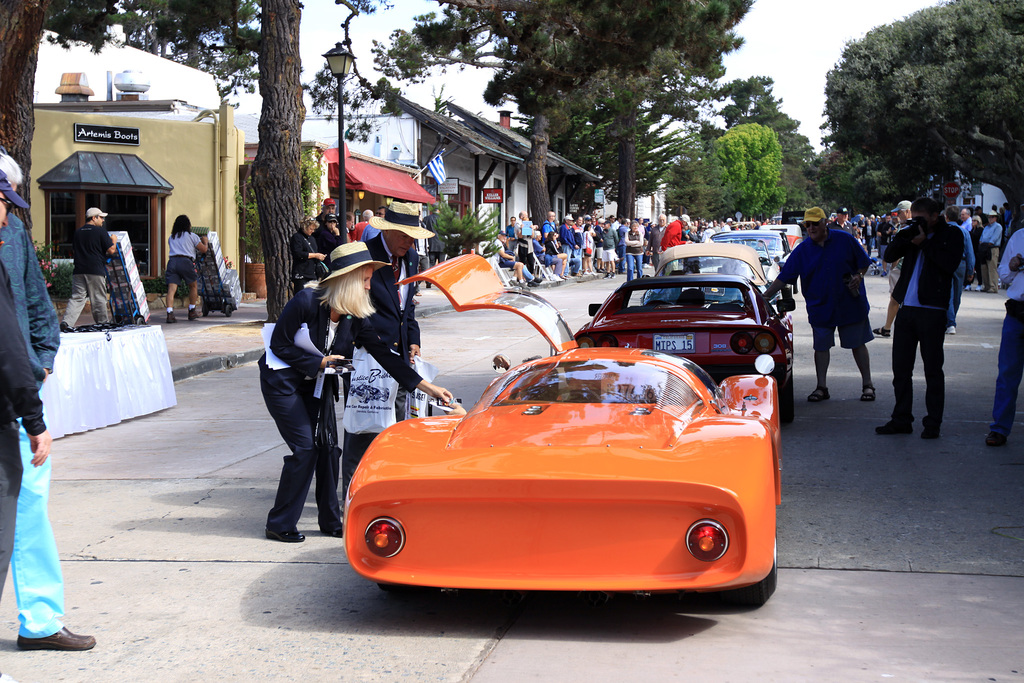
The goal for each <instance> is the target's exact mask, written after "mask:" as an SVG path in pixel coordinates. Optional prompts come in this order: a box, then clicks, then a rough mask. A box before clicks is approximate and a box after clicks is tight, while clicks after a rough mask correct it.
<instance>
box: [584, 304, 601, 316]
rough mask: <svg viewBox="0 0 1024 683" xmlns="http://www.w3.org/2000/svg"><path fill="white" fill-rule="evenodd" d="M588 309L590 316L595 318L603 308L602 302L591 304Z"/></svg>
mask: <svg viewBox="0 0 1024 683" xmlns="http://www.w3.org/2000/svg"><path fill="white" fill-rule="evenodd" d="M587 310H588V311H589V312H590V317H591V318H593V317H594V316H595V315H597V312H598V311H600V310H601V304H590V308H588V309H587Z"/></svg>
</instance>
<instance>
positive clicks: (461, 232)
mask: <svg viewBox="0 0 1024 683" xmlns="http://www.w3.org/2000/svg"><path fill="white" fill-rule="evenodd" d="M435 206H437V207H438V211H437V223H435V224H434V228H435V231H436V232H437V236H438V237H439V238H441V241H442V242H444V247H445V253H446V254H448V256H450V257H451V256H458V255H459V254H462V253H465V252H467V251H469V250H471V249H472V250H475V251H476V253H478V254H480V255H481V256H484V257H485V258H486V257H489V256H493V255H494V254H495V253H497V251H498V247H497V245H496V244H495V241H496V240H497V239H498V229H499V228H498V222H499V220H500V218H501V213H500V211H499V210H498V209H496V208H495V209H491V210H490V211H488V212H487V213H486V214H484V216H483V217H480V216H478V215H477V214H476V212H475V211H468V212H466V215H465V216H459V211H458V209H456V208H455V207H453V206H451V205H450V204H448V202H438V203H437V204H435Z"/></svg>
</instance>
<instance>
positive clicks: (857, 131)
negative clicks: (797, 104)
mask: <svg viewBox="0 0 1024 683" xmlns="http://www.w3.org/2000/svg"><path fill="white" fill-rule="evenodd" d="M1022 25H1024V3H1022V2H1021V1H1020V0H1012V1H1009V0H1005V1H995V0H956V1H955V2H948V3H942V4H938V5H936V6H934V7H929V8H927V9H924V10H921V11H920V12H917V13H915V14H912V15H911V16H909V17H907V18H906V19H904V20H902V21H898V22H895V23H893V24H889V25H886V26H881V27H879V28H876V29H874V30H872V31H870V32H869V33H868V34H867V35H866V36H865V37H864V38H863V39H861V40H859V41H854V42H851V43H849V44H848V45H847V46H846V48H845V49H844V51H843V56H842V59H841V60H840V62H839V64H838V65H837V66H836V68H835V69H833V70H832V71H830V72H829V74H828V77H827V79H826V86H825V93H826V97H827V99H826V106H825V115H826V117H827V120H828V129H829V141H830V142H831V144H833V145H834V146H835V148H836V149H837V150H838V151H840V152H843V153H845V154H857V155H862V156H863V157H864V158H865V159H867V160H870V162H871V167H872V168H874V169H876V170H877V169H882V168H884V169H885V170H886V172H887V175H886V174H881V173H878V174H876V177H877V178H878V179H879V180H880V181H881V182H882V183H883V184H884V183H889V182H891V185H890V186H889V189H893V190H895V192H894V196H893V197H892V198H895V199H898V198H900V197H905V196H909V193H910V192H912V191H913V190H915V189H917V188H920V187H926V188H927V187H932V186H934V185H935V184H937V181H940V180H942V179H948V178H950V177H951V176H952V172H953V170H954V169H956V170H958V171H959V172H960V173H961V174H963V175H964V176H966V177H967V179H969V180H981V181H984V182H988V183H991V184H993V185H995V186H997V187H999V188H1000V189H1001V190H1003V192H1004V193H1005V194H1006V196H1007V198H1008V199H1009V200H1010V202H1011V205H1016V204H1018V203H1019V202H1020V201H1021V200H1024V162H1022V160H1021V159H1022V157H1021V152H1020V149H1021V145H1022V144H1024V117H1021V116H1020V115H1019V113H1018V107H1017V106H1016V103H1019V102H1021V101H1024V32H1022V31H1021V26H1022ZM883 189H884V188H883V187H882V186H873V187H872V188H871V190H872V191H873V192H875V193H876V194H881V193H882V192H883ZM857 199H861V198H851V200H850V201H856V200H857ZM863 199H864V200H865V201H867V200H868V199H869V197H864V198H863ZM890 208H891V207H890Z"/></svg>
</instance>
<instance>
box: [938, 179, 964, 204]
mask: <svg viewBox="0 0 1024 683" xmlns="http://www.w3.org/2000/svg"><path fill="white" fill-rule="evenodd" d="M942 194H944V195H946V198H947V199H956V198H957V197H959V196H960V184H959V183H957V182H956V181H954V180H951V181H949V182H948V183H946V184H945V185H943V186H942Z"/></svg>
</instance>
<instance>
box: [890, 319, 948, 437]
mask: <svg viewBox="0 0 1024 683" xmlns="http://www.w3.org/2000/svg"><path fill="white" fill-rule="evenodd" d="M945 338H946V311H945V310H941V311H940V310H933V309H930V308H921V307H918V306H900V310H899V312H898V313H897V314H896V323H895V324H894V325H893V333H892V388H893V390H894V391H895V393H896V406H895V407H894V408H893V410H892V419H893V421H894V422H897V423H900V424H905V425H909V424H911V423H913V421H914V361H915V360H916V359H917V349H918V347H919V346H920V348H921V364H922V365H924V382H925V391H924V405H925V409H926V410H927V414H926V415H925V417H924V419H923V420H921V424H923V425H924V426H925V427H935V428H938V427H939V426H940V425H941V424H942V411H943V407H944V406H945V402H946V376H945V374H944V373H943V371H942V364H943V362H944V361H945V353H944V352H943V349H942V344H943V342H944V341H945Z"/></svg>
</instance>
